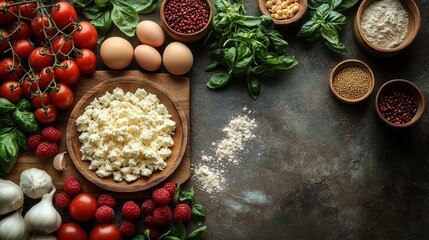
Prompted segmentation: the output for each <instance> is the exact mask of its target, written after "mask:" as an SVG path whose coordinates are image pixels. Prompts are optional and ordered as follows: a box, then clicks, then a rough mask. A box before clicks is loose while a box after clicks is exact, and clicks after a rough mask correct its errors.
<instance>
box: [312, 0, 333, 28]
mask: <svg viewBox="0 0 429 240" xmlns="http://www.w3.org/2000/svg"><path fill="white" fill-rule="evenodd" d="M330 10H331V9H330V6H329V4H327V3H325V4H322V5H320V6H319V7H318V8H317V9H316V11H315V12H314V14H313V16H312V18H313V20H316V21H318V22H320V23H325V18H326V17H327V16H328V14H329V12H330Z"/></svg>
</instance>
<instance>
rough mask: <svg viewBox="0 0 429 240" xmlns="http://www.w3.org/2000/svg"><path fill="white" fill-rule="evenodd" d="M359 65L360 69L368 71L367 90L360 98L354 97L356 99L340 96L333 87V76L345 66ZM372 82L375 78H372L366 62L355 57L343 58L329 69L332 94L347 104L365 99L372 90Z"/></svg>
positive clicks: (373, 82) (372, 75)
mask: <svg viewBox="0 0 429 240" xmlns="http://www.w3.org/2000/svg"><path fill="white" fill-rule="evenodd" d="M353 66H355V67H359V68H361V69H363V70H364V71H365V72H367V73H368V75H369V81H370V83H369V88H368V92H367V93H366V94H365V95H363V96H362V97H360V98H356V99H350V98H345V97H343V96H341V95H340V94H339V93H338V92H337V90H336V89H335V87H334V79H335V76H336V75H337V74H338V72H339V71H341V70H342V69H343V68H346V67H353ZM374 84H375V78H374V74H373V73H372V70H371V68H370V67H369V66H368V65H366V63H364V62H362V61H360V60H356V59H348V60H344V61H342V62H340V63H338V64H337V65H336V66H335V67H334V68H333V69H332V71H331V74H330V77H329V89H331V92H332V94H333V95H334V96H335V97H336V98H337V99H338V100H340V101H341V102H344V103H347V104H354V103H358V102H362V101H363V100H365V99H366V98H367V97H368V96H369V95H370V94H371V92H372V90H373V89H374Z"/></svg>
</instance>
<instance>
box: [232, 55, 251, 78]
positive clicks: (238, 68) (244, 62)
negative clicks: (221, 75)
mask: <svg viewBox="0 0 429 240" xmlns="http://www.w3.org/2000/svg"><path fill="white" fill-rule="evenodd" d="M252 61H253V56H252V55H248V56H247V57H243V58H241V59H238V60H237V61H236V62H235V65H234V68H233V73H234V74H237V73H243V72H247V68H248V67H249V66H250V64H251V63H252Z"/></svg>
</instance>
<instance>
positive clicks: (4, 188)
mask: <svg viewBox="0 0 429 240" xmlns="http://www.w3.org/2000/svg"><path fill="white" fill-rule="evenodd" d="M0 189H1V191H0V215H3V214H6V213H10V212H12V211H15V210H17V209H19V208H21V207H22V204H24V194H23V193H22V190H21V188H19V186H18V185H16V184H15V183H14V182H12V181H9V180H4V179H1V178H0ZM0 239H2V238H0Z"/></svg>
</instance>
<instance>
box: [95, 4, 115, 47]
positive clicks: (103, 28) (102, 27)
mask: <svg viewBox="0 0 429 240" xmlns="http://www.w3.org/2000/svg"><path fill="white" fill-rule="evenodd" d="M91 24H92V25H94V27H95V29H97V33H98V43H100V42H101V41H102V40H103V39H104V36H105V35H106V33H107V32H108V31H109V30H110V28H111V27H112V24H113V21H112V18H111V17H110V11H108V10H107V11H105V12H104V13H103V14H101V15H100V16H98V17H97V18H95V19H93V20H92V21H91Z"/></svg>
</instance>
